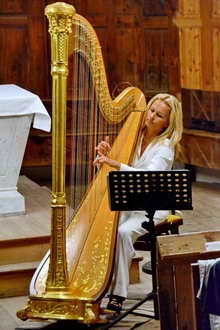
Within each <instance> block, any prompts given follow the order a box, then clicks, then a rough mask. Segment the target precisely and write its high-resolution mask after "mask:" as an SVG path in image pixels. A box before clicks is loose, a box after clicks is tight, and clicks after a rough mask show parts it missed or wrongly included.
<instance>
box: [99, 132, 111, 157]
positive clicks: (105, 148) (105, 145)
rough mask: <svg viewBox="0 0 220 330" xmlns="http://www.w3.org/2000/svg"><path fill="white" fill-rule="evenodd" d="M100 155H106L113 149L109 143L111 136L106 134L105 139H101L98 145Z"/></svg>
mask: <svg viewBox="0 0 220 330" xmlns="http://www.w3.org/2000/svg"><path fill="white" fill-rule="evenodd" d="M96 150H97V152H98V155H99V156H106V155H107V154H108V153H109V151H110V150H111V146H110V144H109V136H106V137H105V139H104V141H101V142H100V143H99V144H98V146H97V147H96Z"/></svg>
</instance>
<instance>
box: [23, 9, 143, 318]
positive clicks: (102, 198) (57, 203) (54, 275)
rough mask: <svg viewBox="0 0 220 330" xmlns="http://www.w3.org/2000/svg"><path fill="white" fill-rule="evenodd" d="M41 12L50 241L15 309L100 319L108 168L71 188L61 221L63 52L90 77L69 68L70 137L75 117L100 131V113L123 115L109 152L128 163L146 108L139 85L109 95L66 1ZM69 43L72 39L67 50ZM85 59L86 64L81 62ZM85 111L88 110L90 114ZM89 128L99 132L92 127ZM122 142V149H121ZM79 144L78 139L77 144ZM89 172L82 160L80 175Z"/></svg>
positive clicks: (93, 49)
mask: <svg viewBox="0 0 220 330" xmlns="http://www.w3.org/2000/svg"><path fill="white" fill-rule="evenodd" d="M45 14H46V16H47V17H48V19H49V32H50V35H51V55H52V66H51V73H52V81H53V93H52V102H53V114H52V117H53V129H52V143H53V149H52V150H53V152H52V177H53V178H52V180H53V181H52V201H51V207H52V221H51V222H52V223H51V227H52V230H51V248H50V252H48V254H47V255H46V256H45V258H44V259H43V260H42V262H41V264H40V266H39V267H38V269H37V271H36V273H35V275H34V277H33V279H32V281H31V285H30V296H29V300H28V303H27V306H26V307H25V308H24V309H23V310H21V311H18V313H17V315H18V317H20V318H21V319H23V320H25V319H27V318H33V319H34V318H41V319H68V320H78V321H81V322H85V323H93V322H94V323H95V322H99V321H100V313H101V311H100V301H101V299H102V297H103V296H104V294H105V293H106V291H107V289H108V286H109V283H110V280H111V274H112V268H113V262H114V247H115V242H116V232H117V218H118V217H117V214H116V213H115V212H111V210H110V209H109V205H108V191H107V179H106V178H107V174H108V172H109V171H110V170H111V168H110V167H108V166H103V167H102V168H101V169H100V170H99V171H98V173H96V174H95V175H94V177H93V175H90V178H89V179H87V185H88V188H87V191H86V193H85V195H84V197H83V200H82V201H80V202H79V198H81V196H82V193H78V195H80V196H77V198H76V200H77V201H76V203H75V205H74V206H73V207H74V208H75V209H76V210H75V211H74V212H73V215H71V221H70V223H69V224H68V225H67V219H66V218H67V217H66V208H67V198H66V186H65V176H66V135H67V134H66V130H67V126H68V125H69V123H68V121H67V118H66V117H67V115H66V113H67V111H66V108H67V106H66V102H67V98H68V97H69V96H68V95H67V76H68V57H70V56H69V54H73V56H75V57H76V58H77V59H78V60H77V61H78V62H80V65H81V66H82V69H83V70H82V71H83V72H84V73H85V71H87V72H88V75H89V77H90V82H89V83H85V82H84V80H83V79H82V75H83V74H82V73H81V72H79V71H76V69H74V74H73V75H74V76H75V77H76V76H77V77H78V78H79V82H77V83H76V86H75V87H73V88H74V90H75V91H76V93H75V96H74V97H73V99H74V104H78V108H77V110H76V111H75V110H74V112H73V114H72V115H73V117H74V116H76V113H77V111H79V109H81V110H82V114H80V115H77V116H78V117H77V118H78V119H76V121H75V124H74V127H75V133H74V134H73V137H74V139H75V140H76V139H79V132H78V131H79V130H80V129H81V128H80V127H81V126H80V125H81V124H82V123H83V124H85V123H86V125H87V126H89V127H90V130H91V131H94V129H95V128H96V126H102V130H103V126H105V124H104V119H105V120H106V121H107V122H108V123H109V125H110V127H111V129H112V127H113V126H114V125H116V126H117V124H118V123H120V122H122V121H123V120H125V118H126V121H125V123H124V124H123V126H122V128H121V129H120V133H119V134H118V135H117V137H116V139H115V141H114V144H113V147H112V150H111V152H110V156H111V157H112V158H114V159H118V160H120V161H121V162H124V163H129V162H130V161H131V160H132V155H133V152H134V149H135V145H136V142H137V140H138V138H139V133H138V131H139V127H140V125H141V123H142V120H143V113H144V111H145V109H146V104H145V97H144V95H143V93H142V92H141V91H140V90H139V89H138V88H135V87H129V88H127V89H125V90H124V91H123V92H122V93H121V94H120V95H118V96H117V97H116V98H115V99H114V100H112V99H111V97H110V93H109V89H108V85H107V79H106V73H105V70H104V63H103V59H102V54H101V48H100V45H99V42H98V39H97V36H96V34H95V32H94V30H93V28H92V27H91V25H90V24H89V23H88V22H87V21H86V20H85V19H84V18H83V17H81V16H79V15H77V14H76V13H75V9H74V8H73V7H72V6H71V5H68V4H65V3H61V2H58V3H55V4H52V5H49V6H47V7H46V9H45ZM71 35H72V37H71ZM69 44H71V46H72V49H71V51H69ZM85 60H86V62H87V66H85V65H84V64H82V63H84V62H85ZM74 79H75V78H74ZM82 85H83V86H84V87H82ZM90 87H92V88H93V90H95V93H93V94H92V95H93V96H92V97H91V93H90V92H89V89H90ZM82 89H83V90H84V94H82ZM85 94H86V97H85ZM94 95H95V96H94ZM85 98H87V99H88V100H89V102H88V103H89V104H90V105H91V107H92V111H91V112H93V111H94V109H95V108H97V105H98V110H99V111H100V115H99V116H100V118H101V119H99V122H98V124H97V121H96V122H95V121H94V119H92V118H90V117H89V118H85V114H84V112H83V111H84V109H85V105H83V106H82V107H81V108H80V106H79V104H80V102H81V100H82V99H83V100H84V99H85ZM91 112H88V114H89V116H90V115H91ZM79 117H80V118H81V117H82V118H81V121H77V120H79ZM80 123H81V124H80ZM100 123H101V124H100ZM103 131H105V130H103ZM103 134H106V132H104V133H103ZM107 134H108V133H107ZM85 135H86V134H85ZM92 135H93V137H94V136H98V138H100V136H99V135H97V134H94V132H93V134H92ZM125 141H126V148H123V145H124V143H125ZM81 142H82V141H81ZM97 142H98V141H97V139H96V140H92V142H91V143H90V149H91V150H92V152H93V154H92V157H90V160H88V159H87V160H86V162H87V163H89V164H90V167H92V161H91V158H93V157H94V150H95V145H96V144H97ZM82 144H83V146H84V143H82ZM72 151H74V154H75V158H74V161H73V162H74V163H76V162H78V161H79V160H80V155H81V154H83V153H85V154H86V155H87V151H88V150H87V151H85V150H84V149H83V152H77V147H76V146H75V142H74V147H73V148H72ZM87 158H88V157H87ZM93 159H94V158H93ZM89 171H90V169H89V165H88V166H87V170H86V174H87V173H89ZM84 172H85V171H84ZM84 172H83V173H84ZM77 173H78V172H77ZM77 173H75V178H76V179H75V183H74V184H73V186H74V185H75V186H76V187H78V188H79V186H80V185H78V184H77V181H76V180H77V177H78V176H79V174H77ZM81 173H82V171H81ZM83 175H84V174H83ZM78 188H77V189H78ZM77 189H76V190H77ZM78 191H79V189H78V190H77V192H78ZM70 204H71V203H70Z"/></svg>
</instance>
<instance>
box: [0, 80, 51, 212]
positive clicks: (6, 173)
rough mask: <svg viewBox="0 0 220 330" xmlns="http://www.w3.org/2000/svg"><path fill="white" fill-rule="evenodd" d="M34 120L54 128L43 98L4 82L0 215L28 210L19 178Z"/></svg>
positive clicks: (0, 97) (1, 91) (0, 112)
mask: <svg viewBox="0 0 220 330" xmlns="http://www.w3.org/2000/svg"><path fill="white" fill-rule="evenodd" d="M31 123H33V127H34V128H38V129H41V130H43V131H47V132H49V131H50V127H51V119H50V116H49V114H48V113H47V110H46V108H45V107H44V105H43V103H42V102H41V100H40V98H39V97H38V96H37V95H35V94H33V93H31V92H29V91H27V90H25V89H23V88H21V87H18V86H16V85H0V216H3V215H4V216H6V215H15V214H24V213H25V199H24V197H23V196H22V195H21V194H20V193H19V192H18V191H17V182H18V177H19V174H20V169H21V164H22V160H23V156H24V152H25V147H26V143H27V139H28V135H29V131H30V126H31Z"/></svg>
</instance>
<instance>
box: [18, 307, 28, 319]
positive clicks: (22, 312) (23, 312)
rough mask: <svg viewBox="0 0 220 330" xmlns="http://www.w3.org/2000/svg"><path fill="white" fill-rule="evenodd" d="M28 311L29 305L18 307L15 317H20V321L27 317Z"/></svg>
mask: <svg viewBox="0 0 220 330" xmlns="http://www.w3.org/2000/svg"><path fill="white" fill-rule="evenodd" d="M28 311H29V307H28V306H26V307H25V308H23V309H19V310H18V311H17V313H16V315H17V317H18V318H19V319H21V320H22V321H26V320H27V319H28Z"/></svg>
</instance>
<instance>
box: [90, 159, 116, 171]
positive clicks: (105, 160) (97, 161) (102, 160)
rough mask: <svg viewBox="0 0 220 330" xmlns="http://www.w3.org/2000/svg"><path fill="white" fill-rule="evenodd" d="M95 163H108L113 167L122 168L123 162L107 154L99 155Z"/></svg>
mask: <svg viewBox="0 0 220 330" xmlns="http://www.w3.org/2000/svg"><path fill="white" fill-rule="evenodd" d="M93 164H94V165H102V164H107V165H109V166H111V167H113V168H115V169H116V170H120V167H121V163H119V162H117V161H116V160H114V159H111V158H109V157H107V156H99V157H98V158H96V159H95V161H94V163H93Z"/></svg>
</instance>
